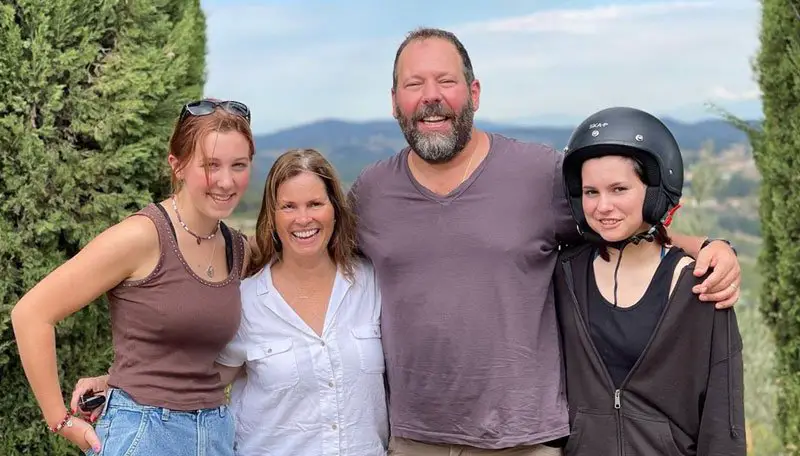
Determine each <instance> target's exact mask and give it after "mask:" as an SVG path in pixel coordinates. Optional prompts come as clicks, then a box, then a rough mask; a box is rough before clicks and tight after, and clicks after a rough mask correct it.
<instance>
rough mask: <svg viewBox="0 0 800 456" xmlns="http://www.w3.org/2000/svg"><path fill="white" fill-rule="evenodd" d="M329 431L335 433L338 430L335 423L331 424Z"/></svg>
mask: <svg viewBox="0 0 800 456" xmlns="http://www.w3.org/2000/svg"><path fill="white" fill-rule="evenodd" d="M331 429H333V430H334V431H335V430H337V429H339V426H337V425H336V423H333V424H332V425H331Z"/></svg>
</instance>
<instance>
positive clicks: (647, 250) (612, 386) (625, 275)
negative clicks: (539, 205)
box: [555, 108, 746, 456]
mask: <svg viewBox="0 0 800 456" xmlns="http://www.w3.org/2000/svg"><path fill="white" fill-rule="evenodd" d="M563 174H564V184H565V191H566V193H567V196H568V198H569V201H570V207H571V210H572V214H573V217H574V219H575V221H576V223H577V225H578V230H579V231H580V232H581V234H582V235H583V236H584V237H585V238H586V239H587V240H588V241H589V242H588V243H586V244H585V245H582V246H579V247H577V248H575V249H573V250H569V251H566V252H564V253H562V255H561V257H560V258H559V265H558V267H557V268H556V279H555V283H556V296H557V304H556V305H557V309H558V318H559V324H560V328H561V334H562V341H563V354H564V361H565V368H566V378H567V396H568V403H569V418H570V427H571V432H570V436H569V440H568V442H567V446H566V448H565V454H566V455H567V456H573V455H576V456H580V455H648V456H650V455H672V456H674V455H695V454H698V455H711V454H714V455H717V454H719V455H722V454H724V455H745V454H746V445H745V432H744V398H743V384H742V383H743V366H742V340H741V337H740V335H739V330H738V326H737V322H736V315H735V313H734V310H733V309H732V308H730V309H725V310H715V309H714V308H713V307H712V306H708V305H702V304H700V301H699V299H698V297H697V295H696V294H694V293H693V292H692V287H693V286H695V285H696V284H698V283H700V282H701V281H702V280H703V277H694V276H693V274H692V269H693V264H692V263H693V260H692V259H691V258H690V257H689V256H688V255H687V254H686V253H685V252H684V251H682V250H681V249H679V248H677V247H674V246H672V245H670V238H669V236H668V234H667V231H666V229H665V227H666V226H667V225H668V224H669V221H670V218H671V216H672V213H673V212H674V210H675V209H676V208H677V207H678V201H679V199H680V196H681V191H682V187H683V161H682V158H681V153H680V149H679V147H678V144H677V142H676V141H675V138H674V137H673V135H672V134H671V133H670V131H669V130H668V129H667V127H666V126H665V125H664V124H663V123H662V122H661V121H659V120H658V119H657V118H655V117H654V116H652V115H650V114H648V113H645V112H643V111H639V110H636V109H631V108H610V109H605V110H602V111H600V112H598V113H596V114H594V115H592V116H590V117H589V118H588V119H586V120H585V121H584V122H583V123H582V124H581V125H580V126H579V127H578V128H577V129H576V130H575V132H574V133H573V135H572V137H571V138H570V141H569V144H568V146H567V148H566V150H565V157H564V165H563Z"/></svg>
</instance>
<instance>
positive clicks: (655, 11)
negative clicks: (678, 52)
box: [458, 1, 714, 35]
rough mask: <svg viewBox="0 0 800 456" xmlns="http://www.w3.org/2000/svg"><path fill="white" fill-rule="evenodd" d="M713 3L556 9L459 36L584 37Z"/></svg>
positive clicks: (470, 28)
mask: <svg viewBox="0 0 800 456" xmlns="http://www.w3.org/2000/svg"><path fill="white" fill-rule="evenodd" d="M713 5H714V3H713V2H707V1H703V2H685V1H679V2H665V3H644V4H632V5H631V4H629V5H608V6H597V7H595V8H589V9H558V10H547V11H540V12H537V13H533V14H529V15H525V16H520V17H513V18H506V19H496V20H489V21H484V22H475V23H470V24H466V25H464V26H462V27H460V28H459V30H458V32H461V33H481V32H483V33H515V32H516V33H537V32H538V33H552V32H563V33H570V34H576V35H587V34H593V33H597V32H599V31H601V30H602V29H603V28H604V27H607V26H609V25H613V24H614V23H615V22H618V21H620V20H635V19H643V18H647V17H653V16H659V15H664V14H670V13H673V12H678V11H692V10H702V9H707V8H710V7H712V6H713Z"/></svg>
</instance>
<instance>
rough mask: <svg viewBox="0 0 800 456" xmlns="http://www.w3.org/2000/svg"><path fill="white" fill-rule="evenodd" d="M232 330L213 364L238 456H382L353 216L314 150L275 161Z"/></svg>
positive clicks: (377, 352) (381, 398) (375, 307)
mask: <svg viewBox="0 0 800 456" xmlns="http://www.w3.org/2000/svg"><path fill="white" fill-rule="evenodd" d="M255 239H256V245H255V246H253V255H252V260H251V265H250V268H249V271H248V275H249V277H248V278H246V279H245V280H243V281H242V286H241V294H242V322H241V324H240V326H239V331H238V333H237V335H236V337H235V338H234V340H233V341H232V342H231V343H230V344H229V345H228V346H227V347H226V348H225V350H223V352H222V353H221V354H220V355H219V358H218V359H217V362H218V363H219V364H221V365H223V366H228V367H227V368H224V369H223V370H222V371H223V377H224V379H226V380H227V379H232V378H234V376H235V375H237V374H239V372H240V370H242V369H243V370H244V371H245V372H246V376H244V377H239V378H238V379H237V380H236V381H235V382H234V383H233V387H232V390H231V409H232V411H233V413H234V417H235V421H236V454H237V455H241V456H256V455H258V456H261V455H264V454H269V455H276V456H282V455H287V456H288V455H354V456H355V455H358V456H367V455H384V454H385V453H386V450H385V448H386V444H387V439H388V418H387V412H386V395H385V391H384V381H383V372H384V370H385V366H384V360H383V350H382V348H381V339H380V335H381V332H380V292H379V290H378V285H377V280H376V278H375V272H374V270H373V268H372V266H371V265H370V264H368V263H367V262H365V261H364V260H362V259H360V258H359V257H357V256H356V250H355V245H356V242H355V239H356V231H355V217H354V215H353V214H352V212H351V211H350V208H349V207H348V204H347V200H346V198H345V196H344V192H343V190H342V186H341V184H340V181H339V179H338V177H337V176H336V174H335V172H334V170H333V167H332V166H331V164H330V163H329V162H328V161H327V160H326V159H325V158H324V157H323V156H322V155H321V154H320V153H319V152H317V151H315V150H310V149H299V150H293V151H289V152H287V153H285V154H283V155H281V156H280V157H279V158H278V159H277V160H276V162H275V164H274V165H273V167H272V169H271V170H270V173H269V176H268V178H267V182H266V185H265V188H264V199H263V202H262V206H261V212H260V214H259V216H258V222H257V225H256V237H255Z"/></svg>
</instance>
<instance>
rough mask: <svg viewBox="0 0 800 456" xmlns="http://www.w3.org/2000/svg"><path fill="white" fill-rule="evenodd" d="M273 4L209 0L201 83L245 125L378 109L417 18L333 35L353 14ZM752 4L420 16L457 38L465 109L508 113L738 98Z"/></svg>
mask: <svg viewBox="0 0 800 456" xmlns="http://www.w3.org/2000/svg"><path fill="white" fill-rule="evenodd" d="M532 3H533V6H531V9H532V10H535V9H536V5H535V2H532ZM286 5H287V6H286V7H285V8H284V7H264V6H257V5H253V4H248V5H245V8H247V9H245V10H242V9H240V7H238V6H237V7H236V8H233V7H232V6H230V7H229V6H228V5H225V6H219V7H215V8H213V9H212V11H211V14H209V16H208V27H209V29H208V36H209V57H208V63H209V71H208V75H209V76H208V84H207V87H206V91H207V93H209V94H213V95H214V96H218V97H221V98H236V99H240V100H241V101H244V102H246V103H248V104H249V105H250V106H251V108H252V110H253V126H254V129H255V130H256V131H257V132H267V131H273V130H276V129H280V128H285V127H288V126H292V125H295V124H298V123H302V122H309V121H313V120H315V119H321V118H331V117H337V118H343V119H351V120H367V119H375V118H384V119H388V118H390V114H391V107H390V100H389V88H390V86H391V68H392V62H393V59H394V54H395V51H396V48H397V45H398V44H399V42H400V41H401V40H402V39H403V33H402V32H401V33H396V30H397V29H398V27H403V28H404V29H405V30H411V29H413V28H415V27H416V26H417V25H419V24H417V23H408V24H397V23H393V24H392V26H391V27H388V26H387V31H385V32H383V35H382V36H378V37H375V36H369V38H367V39H362V38H360V37H359V36H358V33H349V34H346V35H347V36H350V38H346V37H341V36H340V35H339V34H338V32H337V31H334V28H333V26H332V25H331V24H336V27H337V28H340V27H341V28H346V27H349V26H350V25H352V24H349V23H342V24H340V22H342V21H344V18H341V17H338V16H334V17H325V15H324V14H322V13H317V12H315V11H309V10H308V8H306V9H303V8H302V7H299V6H298V8H295V9H290V7H289V6H288V4H286ZM292 5H294V4H292ZM386 14H387V15H391V14H392V13H391V11H387V12H386ZM759 15H760V12H759V6H758V3H757V2H756V1H755V0H724V1H694V2H693V1H675V2H668V1H665V0H662V1H659V2H656V3H653V2H649V3H647V2H646V0H642V2H641V3H640V4H619V5H609V6H599V7H592V8H584V9H579V8H574V9H569V8H564V7H561V8H559V9H556V10H548V11H538V12H534V13H532V14H525V15H520V16H516V17H495V18H489V19H487V20H485V21H480V22H475V21H465V22H463V23H460V24H453V23H449V22H448V20H449V19H448V18H449V17H450V16H449V15H444V14H443V15H442V16H441V17H439V18H436V17H431V18H429V19H428V20H427V24H429V25H432V26H439V27H443V28H446V29H449V30H453V31H455V32H456V33H457V34H458V36H459V38H461V40H462V41H463V42H464V44H465V46H466V47H467V49H468V50H469V52H470V56H471V58H472V61H473V64H474V66H475V71H476V75H477V76H478V78H479V79H480V80H481V83H482V90H483V92H482V95H481V109H480V112H479V113H478V118H480V119H483V120H505V121H510V120H519V119H525V118H531V117H537V118H539V119H541V116H542V115H543V114H547V113H560V114H563V115H570V116H577V117H583V116H585V115H586V114H588V113H591V112H593V111H595V110H597V109H600V108H603V107H607V106H610V105H632V106H637V107H640V108H643V109H648V110H652V111H654V112H667V111H670V110H673V109H675V108H678V107H680V108H685V107H686V106H688V105H697V106H698V109H703V104H704V103H705V102H707V101H709V100H733V99H734V98H737V97H738V99H739V100H742V99H751V98H752V97H754V96H756V95H754V93H757V91H756V89H755V87H756V84H755V82H754V81H753V76H752V71H751V66H750V59H751V58H752V57H753V55H754V54H755V52H756V49H757V45H758V18H759ZM388 18H389V16H387V17H386V18H384V21H388ZM415 20H416V19H415ZM320 24H323V25H325V24H327V26H328V27H327V28H322V29H319V28H317V27H318V26H320ZM319 30H322V31H319ZM329 30H330V31H329ZM353 30H358V28H357V26H353V27H352V30H348V31H353ZM315 31H318V33H316V34H315V33H313V32H315ZM353 36H355V38H353ZM754 91H755V92H754ZM748 97H750V98H748Z"/></svg>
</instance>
